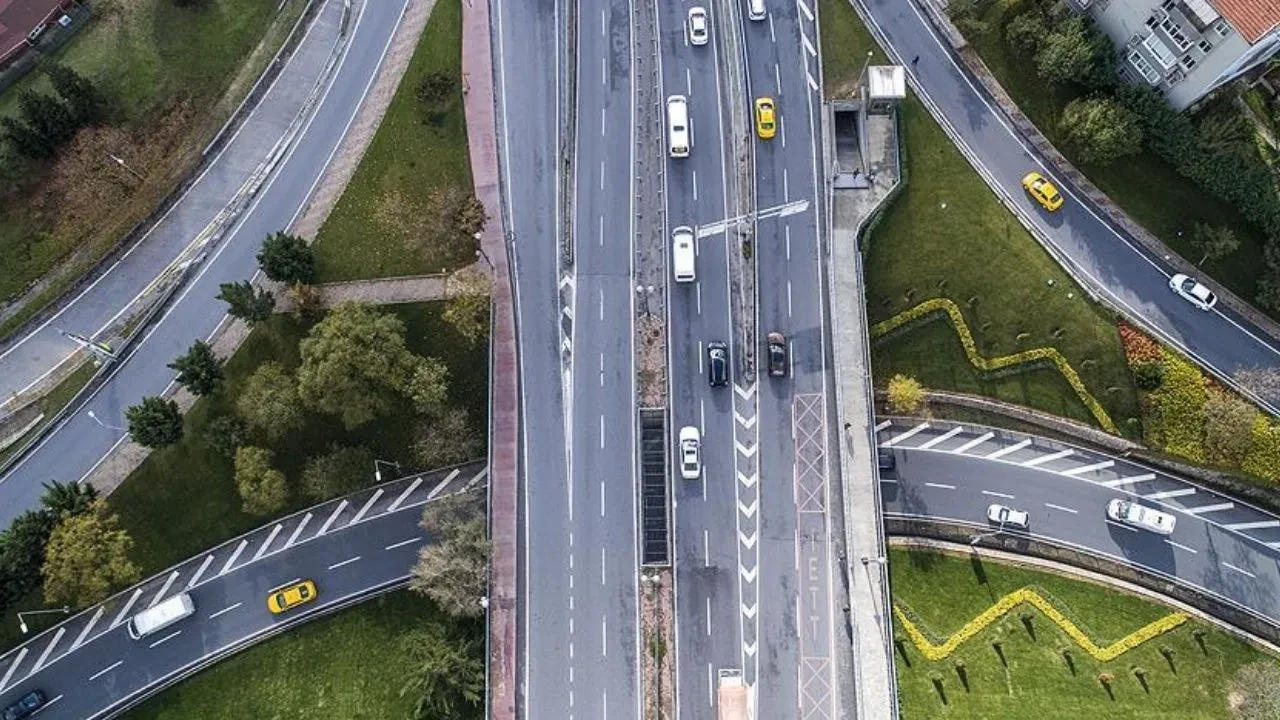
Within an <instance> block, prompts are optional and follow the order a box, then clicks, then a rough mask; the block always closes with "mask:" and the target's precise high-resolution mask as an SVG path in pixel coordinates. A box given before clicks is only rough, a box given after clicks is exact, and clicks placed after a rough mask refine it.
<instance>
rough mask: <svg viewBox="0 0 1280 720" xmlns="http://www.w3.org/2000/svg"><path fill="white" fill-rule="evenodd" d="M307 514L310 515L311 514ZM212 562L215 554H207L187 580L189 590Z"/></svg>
mask: <svg viewBox="0 0 1280 720" xmlns="http://www.w3.org/2000/svg"><path fill="white" fill-rule="evenodd" d="M307 516H308V517H310V514H308V515H307ZM211 562H213V555H205V556H204V562H202V563H200V567H199V568H197V569H196V574H195V575H192V576H191V579H190V580H188V581H187V589H188V590H190V589H191V588H193V587H195V586H196V583H197V582H199V580H200V576H201V575H204V571H205V570H208V569H209V563H211Z"/></svg>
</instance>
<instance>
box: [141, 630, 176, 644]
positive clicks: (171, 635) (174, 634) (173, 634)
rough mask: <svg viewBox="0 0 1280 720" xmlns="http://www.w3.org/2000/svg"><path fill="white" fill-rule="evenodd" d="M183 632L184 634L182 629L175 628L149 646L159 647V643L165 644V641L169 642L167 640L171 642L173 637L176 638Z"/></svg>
mask: <svg viewBox="0 0 1280 720" xmlns="http://www.w3.org/2000/svg"><path fill="white" fill-rule="evenodd" d="M181 634H182V631H181V630H174V631H173V632H171V633H169V634H168V635H165V636H164V637H162V638H160V639H159V640H157V641H155V642H153V643H151V645H149V646H148V647H158V646H159V645H161V644H163V643H167V642H169V641H170V640H172V639H174V638H176V637H178V636H179V635H181Z"/></svg>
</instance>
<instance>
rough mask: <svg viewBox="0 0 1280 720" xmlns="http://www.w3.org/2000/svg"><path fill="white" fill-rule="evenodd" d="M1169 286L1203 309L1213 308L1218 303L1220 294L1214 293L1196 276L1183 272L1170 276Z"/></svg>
mask: <svg viewBox="0 0 1280 720" xmlns="http://www.w3.org/2000/svg"><path fill="white" fill-rule="evenodd" d="M1169 288H1170V289H1171V290H1173V291H1174V292H1176V293H1178V294H1179V295H1181V296H1182V297H1184V298H1186V300H1187V302H1189V303H1191V304H1192V305H1195V306H1196V307H1198V308H1200V309H1201V310H1212V309H1213V306H1214V305H1217V304H1218V296H1217V295H1214V294H1213V292H1212V291H1211V290H1209V288H1207V287H1205V286H1204V285H1201V284H1200V283H1199V282H1197V281H1196V279H1195V278H1193V277H1188V276H1186V275H1183V274H1182V273H1178V274H1177V275H1174V276H1173V277H1171V278H1169Z"/></svg>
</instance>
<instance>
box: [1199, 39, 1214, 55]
mask: <svg viewBox="0 0 1280 720" xmlns="http://www.w3.org/2000/svg"><path fill="white" fill-rule="evenodd" d="M1196 47H1198V48H1200V52H1202V53H1204V54H1205V55H1208V54H1209V53H1210V52H1212V51H1213V45H1211V44H1210V43H1209V41H1208V40H1201V41H1200V42H1199V43H1198V44H1197V45H1196Z"/></svg>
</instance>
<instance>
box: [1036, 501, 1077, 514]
mask: <svg viewBox="0 0 1280 720" xmlns="http://www.w3.org/2000/svg"><path fill="white" fill-rule="evenodd" d="M1044 506H1045V507H1047V508H1050V509H1053V510H1061V511H1062V512H1068V513H1071V514H1072V515H1076V514H1078V513H1079V511H1078V510H1073V509H1071V508H1069V507H1063V506H1061V505H1054V504H1053V503H1045V504H1044Z"/></svg>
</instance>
